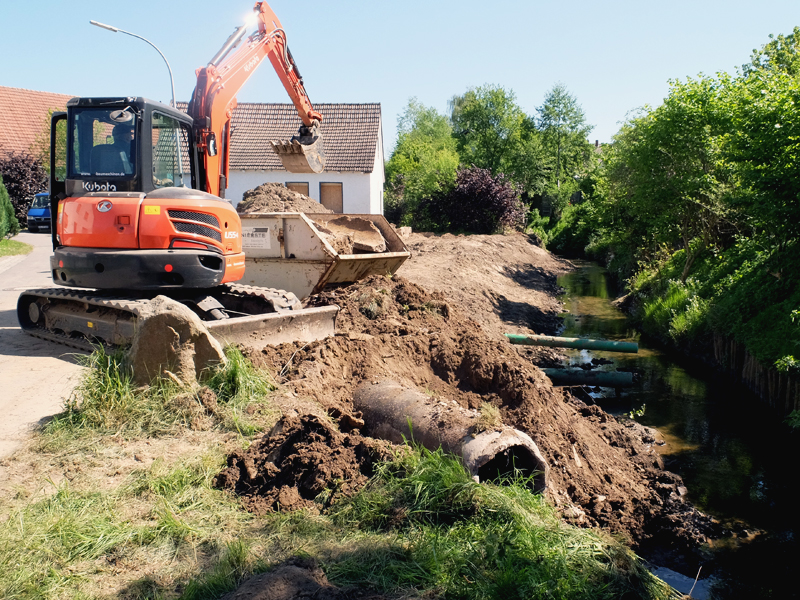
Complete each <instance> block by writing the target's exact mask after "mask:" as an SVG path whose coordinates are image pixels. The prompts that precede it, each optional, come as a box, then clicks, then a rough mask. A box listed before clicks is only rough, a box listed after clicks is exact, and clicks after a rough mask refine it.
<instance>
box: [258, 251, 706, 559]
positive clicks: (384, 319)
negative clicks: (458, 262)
mask: <svg viewBox="0 0 800 600" xmlns="http://www.w3.org/2000/svg"><path fill="white" fill-rule="evenodd" d="M473 256H474V253H473ZM446 265H447V263H444V268H447V267H446ZM439 268H440V269H441V268H442V265H440V267H439ZM412 270H413V269H412ZM541 277H542V278H543V279H544V280H545V282H546V285H548V286H552V288H553V289H555V284H554V281H552V282H551V281H548V279H550V278H552V279H553V280H554V276H552V275H548V274H547V273H544V272H543V273H542V274H541ZM473 282H474V280H473ZM465 293H466V292H465ZM487 296H488V295H487ZM490 301H491V300H490ZM553 302H555V303H557V300H555V299H554V300H553ZM314 303H317V304H329V303H335V304H337V305H339V306H340V307H341V308H342V310H341V312H340V314H339V317H338V319H337V335H336V336H334V337H332V338H328V339H327V340H324V341H322V342H316V343H312V344H306V345H300V344H297V345H294V344H286V345H283V346H280V347H278V348H267V349H265V350H263V351H255V350H253V351H249V352H247V353H248V355H249V356H250V358H251V359H252V360H253V361H254V362H255V363H256V364H258V365H260V366H266V367H268V368H270V369H271V370H272V371H273V372H276V373H281V374H282V377H283V379H284V381H283V383H285V384H286V385H287V386H289V387H290V389H292V390H293V391H294V393H296V394H298V395H299V396H301V397H303V396H305V397H310V398H312V399H314V400H316V401H317V402H319V403H320V404H321V405H322V406H323V407H324V408H325V409H327V410H328V412H329V413H330V414H339V415H345V416H346V419H347V420H348V421H349V420H350V419H351V418H355V419H357V418H358V415H357V414H354V410H353V406H352V401H353V391H354V389H355V388H356V387H357V386H358V385H359V384H361V383H363V382H365V381H381V380H385V379H392V380H394V381H398V382H399V383H400V384H402V385H404V386H408V387H410V388H416V389H418V390H421V391H423V392H425V393H426V394H428V395H430V396H431V397H434V398H436V397H438V398H442V399H448V400H454V401H455V402H457V403H458V404H459V405H461V406H463V407H465V408H471V409H480V408H481V407H482V405H484V403H486V404H490V405H492V406H494V407H496V408H497V409H498V410H499V413H500V415H501V418H502V422H503V423H504V424H506V425H509V426H511V427H515V428H517V429H519V430H521V431H523V432H525V433H526V434H528V435H529V436H530V437H531V438H532V439H533V440H534V442H535V443H536V445H537V446H538V447H539V449H540V450H541V451H542V453H543V455H544V457H545V459H546V460H547V461H548V463H549V465H550V489H549V492H548V493H549V495H550V497H551V499H552V501H553V502H554V503H555V504H556V505H557V506H558V507H559V508H560V509H561V511H562V513H563V515H564V517H565V518H566V519H568V520H570V521H572V522H574V523H576V524H579V525H597V526H600V527H603V528H605V529H607V530H609V531H611V532H614V533H618V534H621V535H623V536H624V537H626V538H627V539H628V540H629V541H630V542H631V543H632V544H633V545H634V546H635V547H637V548H641V549H647V548H653V547H655V546H658V547H667V548H669V549H670V550H671V551H672V552H671V555H672V556H671V557H665V558H669V560H664V561H663V562H664V563H665V564H673V565H674V564H676V563H680V562H681V561H686V562H688V563H689V564H690V565H691V564H693V563H694V559H693V556H694V554H693V553H694V551H695V549H696V548H697V547H698V546H699V544H700V543H702V542H703V541H705V539H706V536H707V535H710V534H713V533H714V530H715V526H714V524H713V523H712V522H711V520H710V519H708V518H707V517H704V516H703V515H701V514H699V513H697V512H696V511H695V510H694V509H693V508H692V507H691V505H689V504H688V503H687V502H685V500H684V495H685V489H684V488H683V485H682V482H681V480H680V478H679V477H677V476H676V475H674V474H671V473H668V472H666V471H664V470H663V463H662V462H661V459H660V457H659V456H658V454H657V453H656V452H655V450H654V448H653V444H654V443H655V442H656V438H655V432H654V431H653V430H650V429H647V428H643V427H641V426H639V425H637V424H635V423H632V422H620V421H618V420H616V419H615V418H613V417H611V416H610V415H607V414H606V413H604V412H603V411H602V410H601V409H600V408H598V407H596V406H587V405H586V404H584V403H583V402H581V401H580V400H577V399H576V398H574V397H572V396H571V395H569V394H568V393H566V392H565V391H563V390H561V389H554V388H553V387H552V386H551V385H550V382H549V380H548V379H547V378H546V377H545V376H544V375H543V374H542V373H541V371H540V370H539V369H538V368H537V367H535V366H534V365H533V364H532V363H531V361H530V360H529V358H528V357H527V356H526V355H525V354H521V353H519V352H518V351H517V350H516V349H515V348H514V347H513V346H511V345H510V344H508V343H507V342H505V341H503V340H500V339H496V338H495V336H494V335H493V334H491V333H489V334H487V332H486V330H484V328H483V327H482V326H481V325H480V324H478V323H477V322H476V321H475V320H473V319H472V315H477V314H478V313H476V312H470V313H469V316H467V314H465V312H463V311H462V309H461V307H460V306H458V307H457V306H455V303H454V302H453V301H452V299H451V298H450V297H448V296H447V295H445V293H443V292H434V293H428V292H427V291H426V290H425V289H423V288H422V287H421V286H419V285H416V284H415V283H412V282H410V281H408V280H406V279H404V278H403V277H398V276H395V277H394V278H391V279H388V278H386V277H373V278H371V279H368V280H365V281H363V282H361V283H359V284H355V285H352V286H349V287H346V288H341V289H338V290H334V291H330V292H326V293H325V294H323V295H321V296H319V297H317V298H316V299H315V300H314ZM468 308H469V307H468ZM493 314H495V315H496V314H497V313H493ZM483 317H484V318H485V315H483ZM499 327H500V325H499V324H496V325H495V327H492V328H491V329H496V328H499ZM349 426H351V425H348V427H349ZM681 566H684V567H685V566H686V565H681Z"/></svg>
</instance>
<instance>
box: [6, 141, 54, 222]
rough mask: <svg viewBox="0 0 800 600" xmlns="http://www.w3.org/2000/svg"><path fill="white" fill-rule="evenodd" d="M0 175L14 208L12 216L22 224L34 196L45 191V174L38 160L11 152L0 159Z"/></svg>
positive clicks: (27, 155)
mask: <svg viewBox="0 0 800 600" xmlns="http://www.w3.org/2000/svg"><path fill="white" fill-rule="evenodd" d="M0 175H2V177H3V183H4V184H5V186H6V191H7V192H8V197H9V198H10V199H11V204H12V205H13V206H14V215H15V216H16V217H17V221H18V222H19V223H24V222H25V221H26V220H27V214H28V204H30V201H31V200H32V199H33V196H34V194H37V193H39V192H41V191H46V190H47V172H46V171H45V170H44V168H43V167H42V163H41V162H39V160H38V159H35V158H33V157H32V156H30V155H29V154H20V153H17V152H12V153H10V154H8V155H6V156H5V157H4V158H2V159H0Z"/></svg>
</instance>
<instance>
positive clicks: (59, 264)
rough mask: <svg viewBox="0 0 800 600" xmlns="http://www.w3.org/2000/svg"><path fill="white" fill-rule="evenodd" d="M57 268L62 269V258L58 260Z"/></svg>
mask: <svg viewBox="0 0 800 600" xmlns="http://www.w3.org/2000/svg"><path fill="white" fill-rule="evenodd" d="M58 268H59V269H63V268H64V261H63V260H60V261H58Z"/></svg>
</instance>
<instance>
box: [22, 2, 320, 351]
mask: <svg viewBox="0 0 800 600" xmlns="http://www.w3.org/2000/svg"><path fill="white" fill-rule="evenodd" d="M254 12H255V15H256V17H257V21H258V30H257V31H256V32H255V33H253V34H252V35H250V36H248V37H247V38H245V37H244V36H245V34H246V29H247V27H246V26H242V27H239V28H238V29H237V30H236V31H235V32H234V33H233V35H231V37H230V38H229V39H228V40H227V42H226V43H225V45H224V46H223V47H222V48H221V49H220V51H219V52H218V53H217V54H216V55H215V56H214V57H213V58H212V59H211V61H210V62H209V64H208V65H207V66H206V67H203V68H200V69H198V70H197V86H196V87H195V90H194V92H193V94H192V98H191V101H190V103H189V107H188V114H185V113H183V112H181V111H179V110H177V108H175V107H170V106H167V105H164V104H162V103H160V102H154V101H151V100H147V99H145V98H139V97H128V98H73V99H71V100H70V101H69V102H68V103H67V111H66V112H65V113H63V112H62V113H55V114H54V115H53V117H52V123H51V140H50V143H51V153H50V156H51V158H50V160H51V165H50V166H51V169H50V173H51V176H50V197H51V214H52V215H53V222H54V226H53V227H52V236H53V250H54V254H53V256H52V257H51V259H50V267H51V271H52V277H53V281H54V282H55V283H57V284H58V285H60V286H64V287H66V288H89V289H85V290H80V291H79V290H73V289H58V288H56V289H43V290H28V291H26V292H23V293H22V294H21V295H20V298H19V301H18V304H17V314H18V318H19V322H20V325H21V327H22V328H23V329H24V330H25V331H27V332H28V333H31V334H33V335H36V336H39V337H44V338H46V339H51V340H53V341H57V342H61V343H66V344H68V345H73V346H77V347H82V348H87V347H89V342H95V343H96V342H97V341H100V342H102V343H105V344H107V345H115V346H117V345H123V344H125V343H127V342H129V341H130V340H131V338H132V336H133V333H134V326H135V320H136V316H137V314H138V310H139V308H140V307H141V306H142V304H141V303H142V302H147V301H149V299H150V298H152V297H153V296H155V295H157V294H162V295H168V296H170V297H172V298H175V299H177V300H180V301H182V302H184V303H186V304H187V305H189V306H191V307H192V308H193V310H195V311H196V312H197V313H198V314H200V315H201V317H202V318H204V319H205V320H230V321H233V320H236V319H242V318H244V319H245V320H246V321H248V324H246V325H244V326H246V327H251V328H253V329H258V328H259V327H261V326H262V325H263V324H261V323H260V321H262V320H263V319H262V318H261V317H260V315H261V314H262V313H275V312H277V313H279V314H278V315H273V316H278V317H280V314H281V313H282V314H285V315H286V319H285V321H286V322H278V323H277V324H276V325H273V327H274V328H277V329H285V328H286V327H287V326H290V327H294V328H296V329H298V330H299V329H303V330H305V335H306V336H308V335H311V336H312V337H314V330H315V329H320V327H321V328H322V329H323V330H325V329H330V330H332V327H333V316H332V315H335V310H334V312H331V311H328V312H327V313H326V314H325V315H319V314H318V312H319V311H318V310H317V309H303V308H302V305H301V304H300V303H299V301H298V300H297V298H296V297H295V296H294V295H293V294H290V293H287V292H283V291H281V290H273V289H266V288H258V287H250V286H237V285H234V284H233V282H236V281H238V280H240V279H241V278H242V276H243V274H244V269H245V260H244V253H243V252H242V228H241V222H240V219H239V216H238V215H237V213H236V211H235V210H234V208H233V207H232V206H231V205H230V204H229V203H228V202H227V201H225V200H223V199H222V198H224V192H225V188H226V187H227V176H228V164H229V157H230V140H231V116H232V113H233V109H234V108H235V106H236V93H237V92H238V90H239V89H240V88H241V86H242V85H243V84H244V83H245V82H246V81H247V80H248V79H249V78H250V76H251V75H252V74H253V73H254V72H255V70H256V69H257V67H258V66H259V65H260V64H261V63H262V62H263V60H264V59H265V58H269V60H270V62H271V63H272V65H273V67H274V68H275V71H276V72H277V74H278V76H279V78H280V80H281V82H282V83H283V85H284V87H285V88H286V91H287V92H288V94H289V96H290V98H291V99H292V101H293V102H294V104H295V106H296V107H297V111H298V114H299V116H300V119H301V121H302V123H303V124H302V126H301V127H300V131H299V133H298V135H296V136H295V137H293V138H292V139H291V140H290V141H287V142H277V143H274V144H273V148H272V150H273V151H275V152H276V153H277V154H278V156H279V157H280V158H281V161H282V162H283V164H284V167H285V168H286V169H287V171H290V172H295V173H296V172H303V173H310V172H316V173H318V172H321V171H322V170H323V169H324V166H325V157H324V153H323V149H322V139H321V134H320V123H321V122H322V116H321V115H320V114H319V113H318V112H316V111H315V110H314V108H313V106H312V104H311V102H310V100H309V98H308V95H307V94H306V91H305V88H304V86H303V79H302V77H301V76H300V73H299V72H298V69H297V65H296V64H295V62H294V59H293V58H292V55H291V53H290V52H289V48H288V46H287V41H286V34H285V32H284V30H283V28H282V26H281V24H280V21H279V20H278V18H277V16H276V15H275V13H274V12H273V11H272V9H271V8H270V7H269V5H268V4H267V3H266V2H257V3H256V4H255V8H254ZM64 128H65V129H66V152H64V150H63V146H61V147H60V146H59V143H58V141H59V139H62V142H61V144H63V137H61V136H60V135H59V131H61V132H62V133H63V130H64ZM59 150H60V153H59ZM59 154H60V156H59ZM307 312H308V315H309V316H308V318H307V319H304V315H305V314H306V313H307ZM243 315H244V316H243ZM254 315H255V316H254ZM264 318H266V317H264ZM289 321H291V325H288V324H287V323H288V322H289ZM305 321H307V322H305ZM328 321H329V323H328Z"/></svg>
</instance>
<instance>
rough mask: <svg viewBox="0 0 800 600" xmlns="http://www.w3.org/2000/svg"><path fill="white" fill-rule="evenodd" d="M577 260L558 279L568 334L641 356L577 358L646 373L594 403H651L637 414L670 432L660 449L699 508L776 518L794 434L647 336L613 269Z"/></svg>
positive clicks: (753, 518)
mask: <svg viewBox="0 0 800 600" xmlns="http://www.w3.org/2000/svg"><path fill="white" fill-rule="evenodd" d="M576 263H577V264H578V266H579V267H580V268H579V270H578V271H577V272H575V273H569V274H566V275H563V276H561V277H560V278H559V281H558V283H559V285H561V286H562V287H564V288H565V289H566V295H565V298H564V304H565V308H566V309H567V310H568V313H566V314H565V315H564V330H563V333H562V335H564V336H568V337H597V338H604V339H612V340H619V341H636V342H638V343H639V353H638V354H620V353H612V352H595V351H586V350H581V351H578V350H574V351H567V354H568V355H569V362H570V364H572V365H578V364H584V365H585V364H586V363H589V362H591V361H592V359H608V360H610V361H611V363H612V364H604V365H601V366H599V367H598V369H604V370H614V369H620V370H625V371H633V372H634V373H636V374H637V382H636V385H635V387H633V388H629V389H626V390H624V391H622V392H619V393H618V392H616V391H614V390H609V389H603V388H600V389H599V390H598V391H595V392H593V393H592V394H591V395H592V396H593V397H594V398H595V401H596V402H597V403H598V404H600V405H602V406H603V407H604V408H605V409H606V410H608V411H609V412H612V413H617V414H620V413H629V412H630V411H635V410H641V409H642V408H643V409H644V414H643V415H641V416H640V417H637V420H638V421H639V422H641V423H643V424H645V425H649V426H652V427H655V428H657V429H658V430H659V431H660V432H661V433H662V436H663V438H664V441H665V442H666V444H665V445H663V446H661V447H660V448H659V451H660V452H661V453H662V454H663V455H664V457H665V460H667V464H668V467H669V468H670V469H671V470H674V471H676V472H678V473H679V474H680V475H681V476H682V477H683V478H684V481H685V482H686V485H687V488H688V489H689V497H690V499H691V500H692V501H693V502H694V503H695V504H696V505H697V506H698V507H699V508H701V509H702V510H705V511H707V512H709V513H711V514H714V515H715V516H717V517H719V518H721V519H723V520H730V521H740V522H746V523H748V524H753V525H754V526H758V527H765V528H771V527H772V526H775V525H776V514H775V511H774V510H770V509H771V508H775V507H776V506H777V505H779V504H780V503H782V501H781V496H782V494H781V490H784V491H785V488H786V483H785V482H783V479H782V478H781V477H779V476H778V474H777V473H776V471H777V469H776V468H775V466H774V465H775V461H774V458H775V452H786V453H787V454H786V455H785V456H791V455H793V450H792V449H791V447H790V446H789V444H788V442H789V440H788V439H784V438H788V436H785V435H784V436H781V435H776V434H775V433H774V432H775V431H776V419H775V417H773V416H770V415H764V414H763V411H759V410H757V409H756V410H754V407H755V408H757V407H758V406H759V405H757V404H756V405H753V404H752V400H751V399H750V398H749V397H748V394H747V392H746V391H745V390H744V389H742V388H740V387H737V386H734V385H731V384H730V382H728V381H725V380H724V379H721V378H719V377H718V376H716V375H714V374H713V373H712V372H710V370H709V369H708V368H706V367H705V366H703V365H702V364H700V363H696V364H695V363H693V362H691V361H686V360H684V359H681V358H679V357H675V356H671V355H668V354H666V353H665V352H663V351H662V350H659V349H658V348H657V347H656V345H655V344H653V343H652V342H649V341H648V340H647V338H646V337H642V336H641V335H640V334H639V333H638V332H637V331H635V330H634V329H632V328H631V327H630V325H629V323H628V321H627V319H626V318H625V316H624V315H623V314H622V313H621V312H620V311H619V310H618V309H617V308H616V307H615V306H614V305H613V304H612V303H611V301H610V300H611V299H612V298H613V297H614V290H611V289H609V284H608V279H607V277H606V273H605V270H604V269H602V268H601V267H599V266H598V265H596V264H594V263H588V262H580V261H576ZM777 425H779V424H777ZM766 432H772V433H766ZM781 474H782V473H781ZM787 496H788V494H787ZM787 506H788V505H787ZM792 512H794V511H793V510H792ZM784 522H785V519H784Z"/></svg>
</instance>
